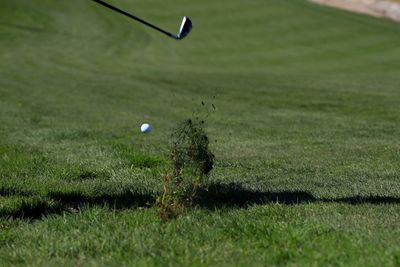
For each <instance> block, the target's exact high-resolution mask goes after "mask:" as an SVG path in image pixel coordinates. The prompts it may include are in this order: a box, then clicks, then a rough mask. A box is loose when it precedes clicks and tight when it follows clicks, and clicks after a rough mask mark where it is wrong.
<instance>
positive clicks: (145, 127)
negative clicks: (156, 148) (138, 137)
mask: <svg viewBox="0 0 400 267" xmlns="http://www.w3.org/2000/svg"><path fill="white" fill-rule="evenodd" d="M152 129H153V127H152V126H151V125H150V124H148V123H143V124H142V126H140V131H142V133H149V132H151V130H152Z"/></svg>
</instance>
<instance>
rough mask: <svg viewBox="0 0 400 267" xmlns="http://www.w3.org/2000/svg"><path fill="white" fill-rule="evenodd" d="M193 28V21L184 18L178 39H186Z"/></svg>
mask: <svg viewBox="0 0 400 267" xmlns="http://www.w3.org/2000/svg"><path fill="white" fill-rule="evenodd" d="M192 28H193V24H192V21H191V20H190V19H189V18H188V17H183V20H182V24H181V27H180V29H179V33H178V35H177V37H178V38H177V39H179V40H181V39H183V38H185V37H186V36H187V35H188V34H189V33H190V31H191V30H192Z"/></svg>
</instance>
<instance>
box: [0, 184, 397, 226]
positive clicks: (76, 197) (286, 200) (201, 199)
mask: <svg viewBox="0 0 400 267" xmlns="http://www.w3.org/2000/svg"><path fill="white" fill-rule="evenodd" d="M46 198H47V199H48V200H49V201H48V202H43V201H38V202H34V203H25V204H23V205H21V206H19V207H18V209H16V210H14V211H13V212H2V210H1V209H0V217H12V218H24V219H39V218H42V217H46V216H48V215H51V214H61V213H63V212H77V211H79V209H80V208H82V207H87V206H106V207H109V208H110V209H114V210H122V209H132V208H139V207H142V208H147V207H150V206H152V205H153V204H154V203H155V198H156V197H155V196H154V195H152V194H143V193H137V192H133V191H131V190H126V191H123V192H119V193H115V194H113V193H103V194H99V195H96V196H89V195H85V194H83V193H81V192H51V193H49V194H48V196H47V197H46ZM314 202H316V203H318V202H320V203H347V204H350V205H357V204H364V203H366V204H375V205H379V204H400V198H397V197H388V196H353V197H345V198H315V197H314V196H313V195H312V194H310V193H308V192H305V191H281V192H269V191H257V190H251V189H247V188H245V187H244V186H243V185H242V184H238V183H229V184H224V183H212V184H209V185H207V186H205V187H202V188H200V189H199V191H198V197H197V198H196V199H195V201H194V204H195V205H197V206H199V207H202V208H206V209H215V208H222V207H228V208H246V207H248V206H252V205H261V204H268V203H281V204H285V205H297V204H307V203H314Z"/></svg>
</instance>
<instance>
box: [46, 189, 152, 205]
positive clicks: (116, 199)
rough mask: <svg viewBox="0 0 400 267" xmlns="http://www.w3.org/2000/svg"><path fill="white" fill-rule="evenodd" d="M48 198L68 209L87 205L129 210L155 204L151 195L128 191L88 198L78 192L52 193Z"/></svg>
mask: <svg viewBox="0 0 400 267" xmlns="http://www.w3.org/2000/svg"><path fill="white" fill-rule="evenodd" d="M49 196H50V198H51V199H53V200H55V201H57V202H59V203H62V204H63V205H64V206H66V207H69V208H80V207H82V206H87V205H89V206H90V205H96V206H98V205H101V206H108V207H111V208H113V209H130V208H138V207H149V206H151V205H152V204H153V203H154V202H155V197H154V196H153V195H151V194H142V193H136V192H132V191H130V190H126V191H123V192H121V193H116V194H108V193H105V194H100V195H97V196H88V195H85V194H82V193H80V192H68V193H66V192H52V193H50V194H49Z"/></svg>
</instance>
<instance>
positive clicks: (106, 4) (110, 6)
mask: <svg viewBox="0 0 400 267" xmlns="http://www.w3.org/2000/svg"><path fill="white" fill-rule="evenodd" d="M92 1H94V2H96V3H98V4H100V5H102V6H105V7H107V8H109V9H111V10H114V11H116V12H118V13H120V14H122V15H125V16H127V17H129V18H131V19H134V20H136V21H138V22H140V23H142V24H144V25H147V26H149V27H150V28H153V29H155V30H157V31H159V32H162V33H163V34H165V35H167V36H169V37H172V38H174V35H173V34H172V33H169V32H167V31H164V30H163V29H160V28H158V27H157V26H155V25H153V24H150V23H148V22H147V21H144V20H142V19H140V18H138V17H136V16H134V15H132V14H129V13H128V12H125V11H123V10H121V9H119V8H117V7H115V6H112V5H110V4H108V3H106V2H103V1H101V0H92Z"/></svg>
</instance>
